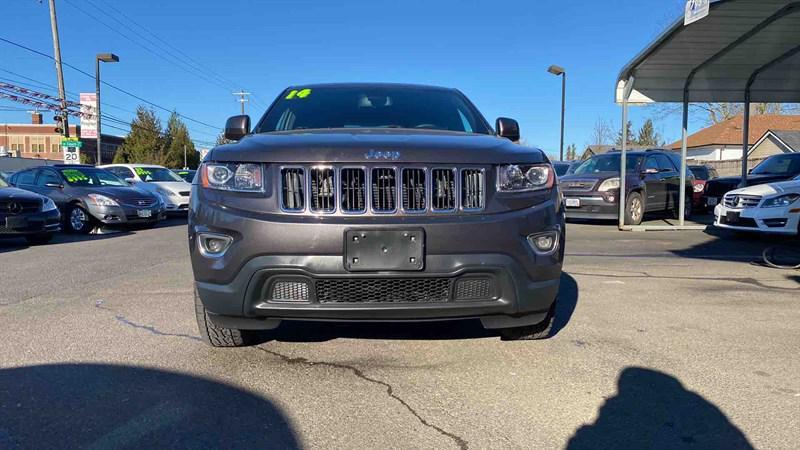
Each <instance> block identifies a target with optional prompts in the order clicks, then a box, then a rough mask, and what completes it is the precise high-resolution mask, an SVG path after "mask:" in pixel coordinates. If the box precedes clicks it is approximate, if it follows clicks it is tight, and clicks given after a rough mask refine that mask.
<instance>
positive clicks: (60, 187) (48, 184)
mask: <svg viewBox="0 0 800 450" xmlns="http://www.w3.org/2000/svg"><path fill="white" fill-rule="evenodd" d="M44 185H45V187H50V188H58V189H64V185H63V184H61V183H45V184H44Z"/></svg>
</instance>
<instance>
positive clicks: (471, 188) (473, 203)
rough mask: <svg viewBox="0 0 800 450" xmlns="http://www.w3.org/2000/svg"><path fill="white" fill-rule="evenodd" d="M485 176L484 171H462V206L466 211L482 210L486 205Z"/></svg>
mask: <svg viewBox="0 0 800 450" xmlns="http://www.w3.org/2000/svg"><path fill="white" fill-rule="evenodd" d="M483 178H484V174H483V170H482V169H464V170H462V171H461V205H462V207H463V208H464V209H471V210H475V209H482V208H483V204H484V196H485V194H484V180H483Z"/></svg>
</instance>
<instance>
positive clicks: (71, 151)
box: [63, 147, 81, 164]
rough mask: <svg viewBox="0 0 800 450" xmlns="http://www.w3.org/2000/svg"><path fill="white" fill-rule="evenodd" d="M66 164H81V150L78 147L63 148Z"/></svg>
mask: <svg viewBox="0 0 800 450" xmlns="http://www.w3.org/2000/svg"><path fill="white" fill-rule="evenodd" d="M63 149H64V164H80V163H81V150H80V149H79V148H77V147H63Z"/></svg>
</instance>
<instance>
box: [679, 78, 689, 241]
mask: <svg viewBox="0 0 800 450" xmlns="http://www.w3.org/2000/svg"><path fill="white" fill-rule="evenodd" d="M682 128H683V129H682V130H681V187H680V189H681V190H680V194H679V198H680V201H679V202H678V208H679V210H678V224H679V225H680V226H683V221H684V220H686V147H687V143H688V139H689V89H688V88H685V89H684V90H683V127H682Z"/></svg>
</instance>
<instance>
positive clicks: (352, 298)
mask: <svg viewBox="0 0 800 450" xmlns="http://www.w3.org/2000/svg"><path fill="white" fill-rule="evenodd" d="M450 283H451V279H450V278H405V279H403V278H376V279H373V278H356V279H352V278H349V279H341V280H339V279H330V280H317V282H316V288H317V300H318V301H319V302H320V303H435V302H446V301H447V299H448V297H449V296H450Z"/></svg>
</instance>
